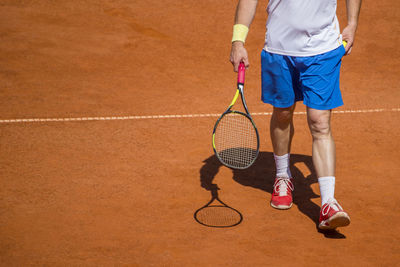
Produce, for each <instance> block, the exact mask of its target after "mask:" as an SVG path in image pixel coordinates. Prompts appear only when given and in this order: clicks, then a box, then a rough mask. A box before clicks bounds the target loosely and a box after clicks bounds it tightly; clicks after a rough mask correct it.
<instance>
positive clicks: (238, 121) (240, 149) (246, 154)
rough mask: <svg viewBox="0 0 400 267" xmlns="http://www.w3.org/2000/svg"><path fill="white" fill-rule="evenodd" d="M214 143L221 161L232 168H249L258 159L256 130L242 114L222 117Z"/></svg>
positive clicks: (230, 114) (229, 114)
mask: <svg viewBox="0 0 400 267" xmlns="http://www.w3.org/2000/svg"><path fill="white" fill-rule="evenodd" d="M214 142H215V149H216V152H217V154H218V156H219V158H220V160H221V161H223V162H224V163H225V164H226V165H228V166H230V167H234V168H245V167H248V166H250V165H251V164H252V163H253V161H254V160H255V158H256V157H257V150H258V138H257V133H256V130H255V128H254V125H253V123H252V122H251V121H250V119H249V118H247V117H246V116H244V115H242V114H239V113H228V114H226V115H225V116H224V117H222V119H221V120H220V122H219V125H218V127H217V129H216V133H215V140H214Z"/></svg>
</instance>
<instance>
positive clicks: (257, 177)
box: [200, 151, 346, 238]
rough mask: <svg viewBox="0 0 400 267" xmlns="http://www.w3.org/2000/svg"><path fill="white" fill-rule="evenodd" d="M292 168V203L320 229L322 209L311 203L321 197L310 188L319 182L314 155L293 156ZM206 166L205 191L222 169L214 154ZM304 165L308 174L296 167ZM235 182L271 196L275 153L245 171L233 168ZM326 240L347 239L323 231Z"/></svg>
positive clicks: (202, 176) (261, 155) (203, 173)
mask: <svg viewBox="0 0 400 267" xmlns="http://www.w3.org/2000/svg"><path fill="white" fill-rule="evenodd" d="M290 161H291V162H290V164H291V166H290V169H291V172H292V175H293V177H294V179H293V183H294V188H295V192H294V196H293V204H294V205H297V207H298V209H299V210H300V212H302V213H303V214H304V215H306V216H307V217H308V218H309V219H310V220H311V221H312V222H313V223H314V224H315V227H316V229H317V230H318V219H319V211H320V206H318V205H317V204H315V203H314V202H312V201H311V200H312V199H314V198H319V197H320V196H319V195H317V194H315V193H314V191H313V190H312V188H311V185H312V184H315V183H318V179H317V176H316V174H315V171H314V168H313V165H312V158H311V156H306V155H301V154H291V155H290ZM203 162H204V165H203V166H202V167H201V169H200V183H201V186H202V187H203V188H204V189H206V190H212V188H213V187H214V186H216V185H215V184H213V180H214V178H215V176H216V175H217V173H218V171H219V168H220V167H221V166H223V165H222V164H221V163H220V162H219V160H218V159H217V157H216V156H215V155H212V156H210V157H209V158H207V159H205V160H204V161H203ZM299 163H300V164H301V165H303V166H305V167H306V168H307V169H308V170H307V171H305V174H303V172H302V171H301V170H300V169H299V168H297V167H296V165H300V164H299ZM232 173H233V179H234V180H235V181H236V182H237V183H239V184H241V185H243V186H249V187H253V188H255V189H258V190H262V191H264V192H266V193H268V194H271V193H272V190H273V185H274V181H275V162H274V156H273V153H272V152H261V151H260V153H259V155H258V158H257V160H256V161H255V162H254V164H253V165H252V166H251V167H250V168H248V169H245V170H234V169H232ZM269 200H270V195H269V196H266V198H265V204H266V208H270V207H269ZM318 232H320V233H322V234H324V236H325V237H327V238H346V237H345V236H344V235H343V234H341V233H339V232H337V231H329V232H325V231H320V230H318Z"/></svg>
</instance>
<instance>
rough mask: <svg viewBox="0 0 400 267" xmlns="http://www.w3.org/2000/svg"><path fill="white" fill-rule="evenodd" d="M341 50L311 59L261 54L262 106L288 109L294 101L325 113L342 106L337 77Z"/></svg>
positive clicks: (342, 48) (342, 47)
mask: <svg viewBox="0 0 400 267" xmlns="http://www.w3.org/2000/svg"><path fill="white" fill-rule="evenodd" d="M344 54H345V49H344V46H343V45H341V46H340V47H338V48H336V49H334V50H332V51H329V52H327V53H324V54H320V55H316V56H311V57H292V56H285V55H279V54H273V53H269V52H267V51H265V50H263V51H262V53H261V78H262V92H261V93H262V96H261V99H262V101H263V102H264V103H269V104H271V105H273V106H274V107H278V108H287V107H290V106H292V105H293V104H294V103H295V102H296V101H300V100H303V103H304V104H305V105H306V106H308V107H310V108H314V109H319V110H327V109H333V108H336V107H339V106H341V105H343V100H342V94H341V93H340V88H339V74H340V65H341V62H342V57H343V56H344Z"/></svg>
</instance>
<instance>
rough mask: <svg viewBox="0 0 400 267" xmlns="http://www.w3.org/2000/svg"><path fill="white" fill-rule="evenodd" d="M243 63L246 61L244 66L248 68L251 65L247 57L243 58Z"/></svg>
mask: <svg viewBox="0 0 400 267" xmlns="http://www.w3.org/2000/svg"><path fill="white" fill-rule="evenodd" d="M243 63H244V66H245V67H246V69H247V68H248V67H250V63H249V59H248V58H247V57H246V58H244V59H243Z"/></svg>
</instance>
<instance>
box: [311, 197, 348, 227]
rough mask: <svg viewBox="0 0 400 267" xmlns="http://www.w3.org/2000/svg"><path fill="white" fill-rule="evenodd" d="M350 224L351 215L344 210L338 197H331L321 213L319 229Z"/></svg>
mask: <svg viewBox="0 0 400 267" xmlns="http://www.w3.org/2000/svg"><path fill="white" fill-rule="evenodd" d="M349 224H350V217H349V215H348V214H347V213H346V212H344V211H343V209H342V207H341V206H340V205H339V203H337V201H336V199H329V200H328V202H327V203H325V204H324V205H323V206H322V208H321V212H320V214H319V226H318V227H319V229H335V228H336V227H341V226H347V225H349Z"/></svg>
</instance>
